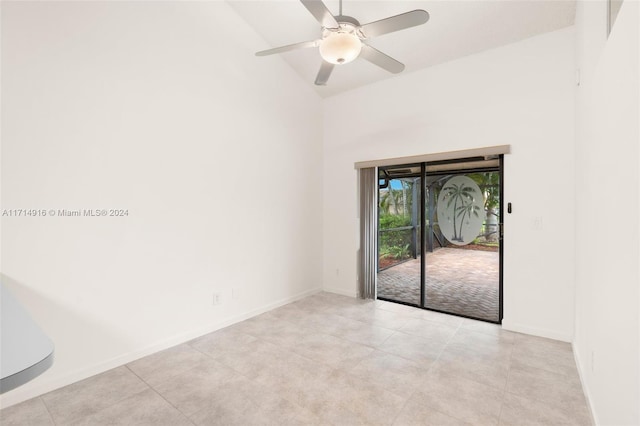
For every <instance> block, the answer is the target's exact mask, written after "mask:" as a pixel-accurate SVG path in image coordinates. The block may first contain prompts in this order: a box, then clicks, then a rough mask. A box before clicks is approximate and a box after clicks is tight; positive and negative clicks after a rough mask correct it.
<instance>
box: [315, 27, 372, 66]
mask: <svg viewBox="0 0 640 426" xmlns="http://www.w3.org/2000/svg"><path fill="white" fill-rule="evenodd" d="M361 50H362V42H361V41H360V39H359V38H358V36H357V35H355V34H351V33H347V32H337V33H331V34H329V35H328V36H327V37H325V38H324V39H323V40H322V42H321V43H320V56H322V59H324V60H325V61H327V62H329V63H331V64H336V65H341V64H347V63H349V62H351V61H353V60H354V59H356V58H357V57H358V55H360V51H361Z"/></svg>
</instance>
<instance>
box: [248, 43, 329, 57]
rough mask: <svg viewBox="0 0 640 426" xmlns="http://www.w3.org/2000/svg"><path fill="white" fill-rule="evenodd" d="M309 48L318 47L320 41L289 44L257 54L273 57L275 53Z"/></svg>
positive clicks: (257, 53)
mask: <svg viewBox="0 0 640 426" xmlns="http://www.w3.org/2000/svg"><path fill="white" fill-rule="evenodd" d="M308 47H318V40H313V41H303V42H301V43H295V44H288V45H286V46H280V47H274V48H273V49H267V50H262V51H260V52H256V56H267V55H273V54H274V53H282V52H288V51H290V50H295V49H305V48H308Z"/></svg>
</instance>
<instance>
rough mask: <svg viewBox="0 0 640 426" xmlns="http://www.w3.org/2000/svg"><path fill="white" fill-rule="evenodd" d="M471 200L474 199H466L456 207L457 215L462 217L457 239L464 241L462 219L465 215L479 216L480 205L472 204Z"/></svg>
mask: <svg viewBox="0 0 640 426" xmlns="http://www.w3.org/2000/svg"><path fill="white" fill-rule="evenodd" d="M473 201H474V200H473V199H472V200H471V201H468V202H466V203H464V204H463V205H461V206H460V207H458V210H457V216H458V217H462V219H461V220H460V238H459V239H458V241H464V237H463V236H462V225H463V224H464V219H465V218H466V217H471V216H472V215H473V216H475V217H480V215H479V214H478V212H479V211H480V206H479V205H477V204H474V203H473ZM454 223H455V219H454Z"/></svg>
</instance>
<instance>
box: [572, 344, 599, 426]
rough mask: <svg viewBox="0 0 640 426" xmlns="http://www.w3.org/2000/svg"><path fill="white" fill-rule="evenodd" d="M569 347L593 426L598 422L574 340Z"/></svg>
mask: <svg viewBox="0 0 640 426" xmlns="http://www.w3.org/2000/svg"><path fill="white" fill-rule="evenodd" d="M571 349H572V350H573V359H574V360H575V361H576V367H578V377H580V384H581V385H582V390H583V391H584V396H585V397H586V399H587V407H589V412H590V413H591V425H592V426H595V425H598V424H600V423H599V422H598V420H597V416H596V412H595V411H594V410H593V405H592V404H591V392H590V391H589V387H588V386H587V383H586V380H585V378H584V373H583V372H584V370H583V368H582V365H583V364H582V362H580V357H579V356H578V351H576V344H575V342H573V343H571Z"/></svg>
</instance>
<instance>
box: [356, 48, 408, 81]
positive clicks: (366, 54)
mask: <svg viewBox="0 0 640 426" xmlns="http://www.w3.org/2000/svg"><path fill="white" fill-rule="evenodd" d="M360 57H361V58H363V59H366V60H367V61H369V62H371V63H372V64H375V65H377V66H379V67H380V68H382V69H385V70H387V71H389V72H391V73H394V74H397V73H399V72H402V71H403V70H404V64H403V63H402V62H398V61H396V60H395V59H393V58H392V57H391V56H387V55H385V54H384V53H382V52H381V51H379V50H378V49H375V48H373V47H371V46H369V45H368V44H364V43H362V50H361V51H360Z"/></svg>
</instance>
